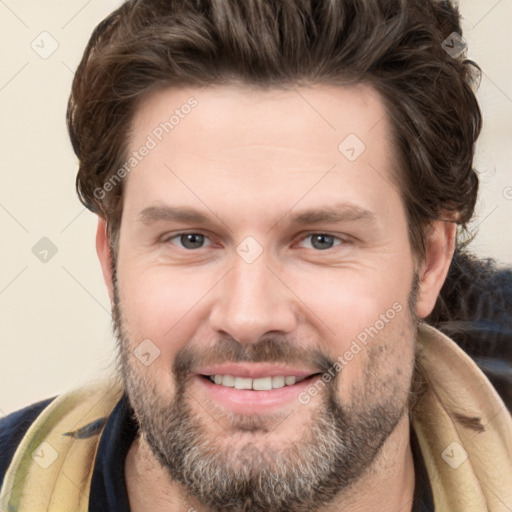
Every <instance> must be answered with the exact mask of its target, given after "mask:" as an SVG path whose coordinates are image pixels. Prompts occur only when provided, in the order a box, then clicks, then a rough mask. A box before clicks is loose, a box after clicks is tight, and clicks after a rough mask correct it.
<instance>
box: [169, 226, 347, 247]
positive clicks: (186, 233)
mask: <svg viewBox="0 0 512 512" xmlns="http://www.w3.org/2000/svg"><path fill="white" fill-rule="evenodd" d="M183 235H201V236H204V237H205V238H207V239H208V240H210V238H209V237H208V235H207V234H205V233H201V232H200V231H183V232H181V233H176V234H173V235H170V236H167V237H165V238H164V239H163V240H162V242H161V243H162V244H164V245H165V244H169V243H171V240H173V239H175V238H180V237H182V236H183ZM314 235H323V236H328V237H332V238H333V239H334V240H338V241H339V242H340V243H339V244H336V245H334V246H333V247H330V248H328V249H324V250H321V249H317V250H316V252H326V251H329V250H332V249H334V248H335V247H338V246H340V245H344V244H347V243H349V242H348V240H345V239H343V238H341V237H339V236H336V235H333V234H330V233H324V232H322V231H315V232H311V233H308V234H307V235H304V236H303V237H302V238H300V239H299V241H303V240H306V239H307V238H310V237H312V236H314ZM210 242H211V240H210ZM205 248H206V247H199V248H198V249H187V248H185V247H180V249H183V250H185V251H187V252H194V251H199V250H200V249H205ZM313 249H314V247H313Z"/></svg>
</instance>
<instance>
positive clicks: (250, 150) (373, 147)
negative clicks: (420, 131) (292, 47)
mask: <svg viewBox="0 0 512 512" xmlns="http://www.w3.org/2000/svg"><path fill="white" fill-rule="evenodd" d="M131 128H132V130H131V139H130V141H129V155H128V156H130V155H133V154H134V152H138V153H144V156H142V157H140V156H139V157H138V158H139V159H138V161H137V162H134V163H136V165H134V166H133V168H132V170H131V171H130V173H129V176H128V177H127V187H126V191H125V201H127V204H128V205H130V204H134V205H136V206H137V207H139V211H140V210H141V209H142V208H143V207H147V206H150V205H149V204H148V202H150V201H154V202H160V203H169V202H176V201H182V200H183V199H186V200H194V201H196V202H197V199H200V198H201V197H202V198H205V199H206V198H208V199H209V200H210V201H214V199H215V197H217V198H218V197H219V196H222V197H223V200H224V204H228V203H229V204H235V203H236V202H237V201H238V202H239V204H246V205H248V206H249V205H251V204H254V202H255V198H258V199H263V203H265V202H268V203H269V204H275V205H279V204H280V202H282V201H285V202H286V203H287V204H286V205H283V208H284V207H285V206H286V207H287V208H289V207H290V206H291V205H290V204H288V203H289V202H290V201H293V200H297V199H299V198H300V197H301V196H305V193H306V192H307V189H309V193H307V197H304V198H303V199H302V203H303V204H302V205H303V206H304V207H307V206H308V202H309V203H311V206H313V205H314V204H315V199H316V201H317V202H318V198H319V197H323V198H324V199H326V201H327V200H328V196H331V195H332V196H333V198H332V199H333V201H334V200H338V199H341V200H349V199H350V197H349V196H350V195H351V194H352V195H353V193H354V190H355V187H356V186H358V187H359V189H361V190H362V189H364V188H366V189H367V190H369V189H370V188H372V187H373V188H374V189H375V187H376V186H379V187H380V188H381V190H382V191H383V192H386V191H387V192H388V193H391V194H393V193H395V194H396V192H397V191H396V187H394V185H393V179H392V177H391V169H392V164H393V161H394V158H393V156H392V144H391V135H390V127H389V122H388V117H387V114H386V111H385V107H384V104H383V102H382V100H381V98H380V97H379V95H378V94H377V92H376V91H375V90H373V89H372V88H371V87H369V86H366V85H359V86H357V87H350V88H347V87H340V86H328V85H319V84H317V85H311V86H309V87H304V86H302V87H290V88H287V89H266V90H264V89H257V88H253V87H248V86H210V87H206V88H202V89H199V88H179V89H165V90H160V91H158V92H155V93H153V94H151V95H150V96H148V97H147V98H145V100H144V101H143V102H141V104H140V105H139V108H138V109H137V111H136V113H135V116H134V118H133V122H132V127H131ZM145 147H146V148H149V149H143V148H145ZM140 150H143V151H140ZM319 180H320V181H319ZM320 182H321V183H320ZM343 195H345V196H346V197H334V196H343ZM193 196H195V199H194V197H193ZM374 196H375V197H374V198H373V199H377V197H376V195H375V194H374ZM280 199H281V201H280ZM395 200H396V197H395ZM337 202H339V201H337ZM198 204H199V203H198ZM203 206H204V205H203ZM362 206H364V205H362ZM367 206H369V205H367ZM134 207H135V206H134Z"/></svg>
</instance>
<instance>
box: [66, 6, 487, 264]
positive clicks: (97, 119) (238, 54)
mask: <svg viewBox="0 0 512 512" xmlns="http://www.w3.org/2000/svg"><path fill="white" fill-rule="evenodd" d="M454 32H455V33H457V34H458V35H459V36H460V35H461V28H460V23H459V13H458V10H457V8H456V7H454V6H453V5H451V3H450V2H448V1H438V0H129V1H127V2H125V3H124V4H123V5H122V6H121V7H120V8H119V9H117V10H116V11H114V12H113V13H112V14H110V15H109V16H108V17H107V18H106V19H105V20H104V21H102V22H101V23H100V24H99V25H98V26H97V27H96V29H95V30H94V32H93V34H92V36H91V39H90V41H89V43H88V45H87V48H86V50H85V53H84V56H83V58H82V61H81V63H80V65H79V67H78V69H77V72H76V75H75V78H74V81H73V86H72V92H71V96H70V99H69V105H68V112H67V122H68V130H69V133H70V137H71V141H72V144H73V148H74V150H75V153H76V154H77V156H78V159H79V162H80V167H79V171H78V176H77V180H76V188H77V192H78V195H79V198H80V200H81V202H82V203H83V204H84V205H85V206H86V207H87V208H89V209H90V210H92V211H93V212H95V213H98V214H100V215H101V216H102V217H104V218H105V219H106V221H107V225H108V231H109V237H110V241H111V247H112V250H113V254H114V257H115V254H116V252H117V241H118V234H119V229H120V222H121V213H122V207H123V200H122V198H123V195H122V194H123V183H122V182H121V183H120V185H119V186H117V187H114V188H113V189H112V190H111V191H109V193H108V194H102V197H98V195H99V194H98V193H95V191H97V190H99V189H101V188H102V187H103V184H104V183H105V182H107V181H108V180H109V178H110V177H111V176H112V175H113V174H114V173H115V172H116V170H117V169H119V168H120V167H121V166H122V165H123V163H124V162H125V161H126V154H127V145H128V139H129V133H130V123H131V120H132V119H133V115H134V113H135V111H136V109H137V107H138V105H139V104H140V101H142V100H143V99H144V98H145V97H146V95H147V94H148V93H149V92H150V91H152V90H154V89H155V88H159V87H164V86H169V87H179V86H204V85H210V84H215V85H222V84H236V83H239V84H249V85H253V86H256V87H264V88H272V87H285V86H294V85H300V84H314V83H325V84H343V85H347V84H348V85H355V84H358V83H366V84H370V85H371V86H373V87H374V88H375V89H376V90H377V91H378V93H380V95H381V97H382V98H383V101H384V102H385V105H386V108H387V112H388V114H389V118H390V120H391V125H392V129H393V132H394V133H393V135H394V141H395V153H396V154H397V157H398V162H397V164H398V169H400V172H399V174H398V176H397V178H398V179H397V182H398V183H399V184H400V189H401V193H402V196H403V200H404V204H405V206H406V211H407V215H408V222H409V238H410V243H411V247H412V249H413V253H414V254H415V255H416V256H417V258H418V259H419V260H421V259H422V258H423V256H424V251H425V244H424V238H425V229H426V227H427V226H428V224H429V223H430V222H432V221H433V220H437V219H443V218H445V217H444V216H445V215H446V214H447V213H451V214H452V215H454V217H451V218H453V219H455V220H456V221H457V223H458V224H459V225H461V226H462V227H463V228H465V227H466V224H467V223H468V222H469V220H470V219H471V217H472V215H473V210H474V207H475V203H476V198H477V191H478V178H477V175H476V172H475V171H474V169H473V153H474V145H475V142H476V139H477V137H478V135H479V133H480V129H481V113H480V109H479V107H478V103H477V101H476V97H475V94H474V91H473V85H474V82H475V78H476V77H477V75H478V72H479V68H478V66H477V65H476V64H474V63H473V62H472V61H469V60H467V59H464V58H463V57H457V58H454V57H452V56H451V55H450V54H449V53H448V52H447V51H445V49H444V48H446V42H445V44H443V41H446V40H447V41H449V43H448V46H450V47H453V46H454V44H455V43H454V39H453V36H454V34H453V33H454ZM450 36H452V39H448V38H449V37H450ZM459 36H456V35H455V37H459Z"/></svg>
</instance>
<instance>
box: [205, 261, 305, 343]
mask: <svg viewBox="0 0 512 512" xmlns="http://www.w3.org/2000/svg"><path fill="white" fill-rule="evenodd" d="M278 275H279V274H278V272H276V271H273V270H271V269H270V268H268V266H267V261H266V258H264V257H263V256H261V257H260V258H259V259H258V260H256V261H255V262H253V263H251V264H249V263H247V262H245V261H244V260H243V259H242V258H240V257H238V256H237V255H236V256H235V262H234V267H233V268H232V270H231V271H230V272H229V273H228V274H227V275H226V277H225V278H224V279H223V280H222V281H221V282H220V283H219V285H218V286H217V287H216V297H215V302H214V304H213V306H212V309H211V314H210V326H211V328H212V329H213V330H215V332H217V333H220V334H222V335H224V336H226V335H227V336H230V337H231V338H233V339H235V340H236V341H238V342H239V343H241V344H251V343H255V342H256V341H258V340H259V339H260V338H261V337H262V336H264V335H266V334H267V335H268V334H269V333H274V334H275V333H279V334H289V333H291V332H293V331H294V330H295V329H296V326H297V323H296V322H297V319H296V308H295V304H294V301H293V299H294V295H293V293H292V292H291V291H290V289H289V288H288V287H287V286H286V284H285V283H284V282H283V280H282V278H281V279H280V278H279V277H278Z"/></svg>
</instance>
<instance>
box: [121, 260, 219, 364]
mask: <svg viewBox="0 0 512 512" xmlns="http://www.w3.org/2000/svg"><path fill="white" fill-rule="evenodd" d="M119 288H120V296H121V309H122V313H123V322H124V327H125V329H126V331H127V335H128V337H129V341H130V344H131V345H132V349H135V348H136V346H137V345H138V344H139V343H141V342H142V341H143V340H147V339H149V340H151V342H152V343H154V344H155V345H156V346H157V347H158V350H159V351H160V355H161V356H162V357H159V358H158V361H156V362H158V363H160V364H162V362H165V364H166V365H169V364H170V363H169V362H170V361H172V360H173V359H174V356H175V354H176V353H177V352H178V351H179V350H180V349H181V348H182V347H183V346H185V345H186V344H187V343H188V341H189V340H190V339H191V337H192V336H193V335H194V332H195V331H194V329H195V328H197V326H198V325H199V319H198V315H199V314H200V308H198V307H197V306H198V304H199V303H200V302H201V299H202V298H203V297H204V296H205V293H206V292H207V291H208V289H209V288H210V287H208V283H205V282H204V280H202V285H201V286H199V283H198V279H197V277H196V279H194V278H192V277H191V276H189V275H187V273H186V272H183V271H173V270H171V269H169V268H164V267H163V266H162V267H151V266H148V267H146V268H145V269H142V268H139V269H133V270H131V269H130V270H129V271H125V272H120V274H119ZM194 326H195V327H194Z"/></svg>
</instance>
